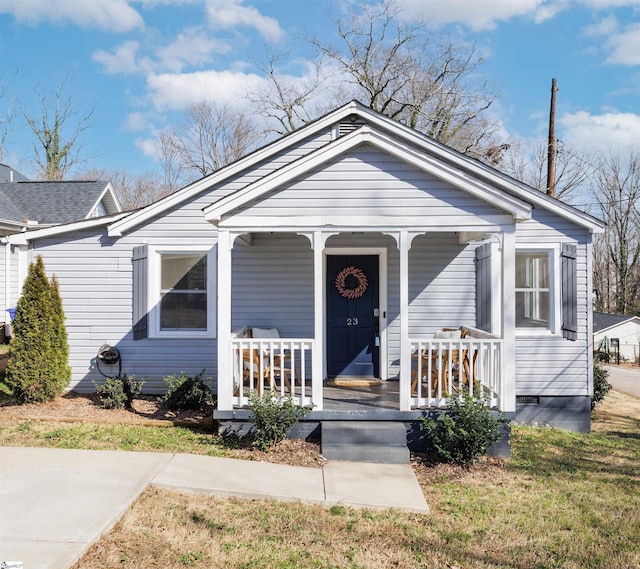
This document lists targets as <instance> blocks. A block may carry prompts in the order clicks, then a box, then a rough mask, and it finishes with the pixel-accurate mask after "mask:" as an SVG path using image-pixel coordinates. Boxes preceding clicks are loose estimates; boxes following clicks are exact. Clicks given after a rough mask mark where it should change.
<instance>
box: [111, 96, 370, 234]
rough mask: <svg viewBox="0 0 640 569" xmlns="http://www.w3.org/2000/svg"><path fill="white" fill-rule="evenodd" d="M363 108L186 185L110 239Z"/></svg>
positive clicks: (332, 116)
mask: <svg viewBox="0 0 640 569" xmlns="http://www.w3.org/2000/svg"><path fill="white" fill-rule="evenodd" d="M359 108H360V107H359V105H358V103H356V102H351V103H348V104H347V105H345V106H343V107H340V108H339V109H336V110H335V111H333V112H331V113H329V114H327V115H325V116H324V117H322V118H320V119H318V120H317V121H315V122H313V123H310V124H308V125H305V126H303V127H302V128H300V129H298V130H296V131H294V132H292V133H290V134H288V135H286V136H283V137H282V138H280V139H278V140H276V141H274V142H272V143H270V144H268V145H266V146H263V147H262V148H259V149H258V150H255V151H254V152H252V153H251V154H248V155H247V156H245V157H244V158H240V159H239V160H237V161H236V162H232V163H231V164H228V165H227V166H224V167H223V168H221V169H220V170H216V171H215V172H213V173H212V174H209V175H208V176H206V177H205V178H202V179H200V180H197V181H196V182H193V183H192V184H189V185H188V186H185V187H184V188H182V189H181V190H179V191H177V192H175V193H173V194H171V195H169V196H167V197H165V198H163V199H161V200H159V201H157V202H155V203H153V204H151V205H149V206H147V207H145V208H143V209H141V210H140V211H137V212H135V213H132V214H131V215H130V216H129V217H127V219H123V220H122V221H120V222H118V223H114V224H113V225H112V226H110V227H109V236H110V237H122V235H123V234H124V233H125V232H126V231H129V230H131V229H133V228H134V227H136V226H137V225H139V224H141V223H143V222H145V221H148V220H149V219H151V218H153V217H155V216H157V215H159V214H161V213H162V212H164V211H166V210H167V209H170V208H172V207H175V206H177V205H179V204H181V203H182V202H184V201H186V200H188V199H190V198H191V197H192V196H194V195H197V194H199V193H200V192H201V191H204V190H206V189H207V188H212V187H213V186H215V185H216V184H220V183H221V182H224V181H225V180H226V179H228V178H230V177H232V176H234V175H236V174H238V173H240V172H242V171H243V170H246V169H247V168H251V167H252V166H254V165H255V164H258V163H260V162H261V161H263V160H265V159H267V158H268V157H269V156H272V155H274V154H277V153H278V152H280V151H282V150H284V149H285V148H288V147H289V146H293V145H294V144H296V143H297V142H300V141H301V140H303V139H305V138H307V137H309V136H312V135H313V134H314V133H318V132H320V131H321V130H323V129H325V128H329V127H330V126H331V125H333V124H334V123H335V122H336V120H339V119H340V118H341V117H342V116H347V115H348V114H350V113H353V112H354V111H357V110H358V109H359Z"/></svg>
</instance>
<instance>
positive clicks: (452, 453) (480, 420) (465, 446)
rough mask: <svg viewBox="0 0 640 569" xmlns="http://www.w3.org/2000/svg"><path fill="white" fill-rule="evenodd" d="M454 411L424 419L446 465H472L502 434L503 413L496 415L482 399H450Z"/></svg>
mask: <svg viewBox="0 0 640 569" xmlns="http://www.w3.org/2000/svg"><path fill="white" fill-rule="evenodd" d="M449 407H450V411H448V412H443V413H442V414H440V416H439V417H438V418H437V419H432V418H430V419H425V418H424V417H423V418H422V424H423V427H424V428H425V430H426V432H427V435H428V437H429V439H430V441H431V444H432V446H433V450H434V451H435V453H436V454H437V455H438V457H439V458H440V459H441V460H442V461H444V462H452V463H454V464H460V465H463V466H470V465H472V464H474V463H476V462H477V461H478V459H479V458H480V457H481V456H483V455H484V454H486V452H487V450H488V449H489V447H490V446H491V445H492V444H493V443H495V442H496V441H497V440H498V439H499V438H500V437H501V435H502V432H501V426H502V425H503V423H504V416H503V415H502V414H499V415H497V416H496V415H494V414H493V413H492V412H491V411H490V410H489V409H488V408H487V406H486V405H485V404H484V401H483V400H482V399H480V398H476V397H472V396H471V395H468V394H466V395H463V396H462V398H461V399H459V398H457V397H452V398H450V399H449Z"/></svg>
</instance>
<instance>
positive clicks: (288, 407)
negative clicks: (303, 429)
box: [249, 391, 310, 450]
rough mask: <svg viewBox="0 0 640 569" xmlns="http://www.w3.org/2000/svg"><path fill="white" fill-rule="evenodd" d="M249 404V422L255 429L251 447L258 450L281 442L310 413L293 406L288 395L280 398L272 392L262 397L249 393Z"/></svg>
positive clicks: (307, 410)
mask: <svg viewBox="0 0 640 569" xmlns="http://www.w3.org/2000/svg"><path fill="white" fill-rule="evenodd" d="M249 403H250V404H251V421H252V423H253V424H254V425H255V427H256V431H255V435H254V440H253V446H254V447H256V448H257V449H260V450H267V449H269V448H271V447H272V446H274V445H277V444H278V443H280V442H282V441H283V440H284V439H285V438H286V436H287V432H288V431H289V429H290V428H291V427H293V425H295V424H296V423H297V422H298V421H299V420H300V419H301V418H302V417H304V416H305V415H306V414H307V413H308V412H309V411H310V409H308V408H306V407H298V406H297V405H295V403H294V402H293V398H292V397H291V396H290V395H289V396H288V397H283V398H280V397H278V396H277V395H276V394H275V393H274V392H272V391H267V392H265V393H264V394H263V395H258V394H257V393H251V395H249Z"/></svg>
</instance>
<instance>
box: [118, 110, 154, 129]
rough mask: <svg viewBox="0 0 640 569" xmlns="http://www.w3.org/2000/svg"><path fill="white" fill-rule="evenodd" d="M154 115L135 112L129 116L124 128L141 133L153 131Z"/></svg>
mask: <svg viewBox="0 0 640 569" xmlns="http://www.w3.org/2000/svg"><path fill="white" fill-rule="evenodd" d="M152 119H153V114H152V113H148V112H140V111H137V112H133V113H129V114H128V115H127V118H126V120H125V122H124V125H123V126H124V128H125V129H127V130H133V131H140V130H152V129H153V127H154V124H153V120H152Z"/></svg>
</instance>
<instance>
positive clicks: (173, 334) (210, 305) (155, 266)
mask: <svg viewBox="0 0 640 569" xmlns="http://www.w3.org/2000/svg"><path fill="white" fill-rule="evenodd" d="M216 251H217V246H216V244H214V245H172V246H156V247H153V246H151V245H150V246H149V248H148V255H149V256H148V261H147V264H148V271H149V275H148V276H149V278H148V282H147V287H148V289H147V298H148V299H149V301H148V302H149V305H148V306H147V314H148V315H149V338H215V337H216V328H217V314H216V313H217V294H216V283H217V277H216V271H217V266H218V265H217V258H216ZM189 253H206V255H207V329H206V330H161V329H160V284H161V280H160V270H161V262H160V258H161V256H162V255H171V254H178V255H187V254H189Z"/></svg>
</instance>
